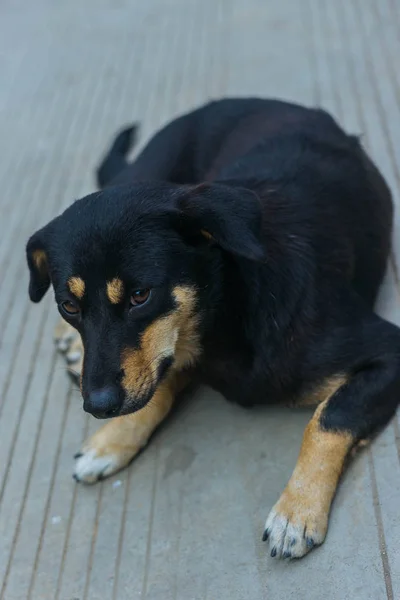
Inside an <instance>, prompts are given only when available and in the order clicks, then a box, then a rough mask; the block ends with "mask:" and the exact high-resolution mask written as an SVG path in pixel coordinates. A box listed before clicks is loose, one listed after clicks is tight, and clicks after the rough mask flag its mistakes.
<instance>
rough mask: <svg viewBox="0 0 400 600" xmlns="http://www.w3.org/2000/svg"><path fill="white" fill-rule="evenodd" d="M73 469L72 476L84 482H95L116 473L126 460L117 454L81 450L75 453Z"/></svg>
mask: <svg viewBox="0 0 400 600" xmlns="http://www.w3.org/2000/svg"><path fill="white" fill-rule="evenodd" d="M74 458H75V469H74V473H73V478H74V479H75V480H76V481H82V482H84V483H96V481H99V480H101V479H104V478H105V477H109V476H110V475H112V474H113V473H116V472H117V471H119V470H120V469H122V467H124V466H125V464H126V462H124V461H123V460H121V458H122V457H121V456H118V454H101V455H100V456H98V455H97V451H96V450H94V449H87V450H82V452H78V454H75V457H74Z"/></svg>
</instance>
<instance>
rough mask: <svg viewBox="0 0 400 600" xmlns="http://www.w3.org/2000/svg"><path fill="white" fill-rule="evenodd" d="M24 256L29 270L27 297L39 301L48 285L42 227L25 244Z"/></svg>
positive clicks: (48, 276)
mask: <svg viewBox="0 0 400 600" xmlns="http://www.w3.org/2000/svg"><path fill="white" fill-rule="evenodd" d="M26 257H27V261H28V267H29V271H30V280H29V297H30V299H31V300H32V302H40V300H41V299H42V298H43V296H44V295H45V293H46V292H47V290H48V289H49V286H50V275H49V266H48V259H47V253H46V250H45V247H44V230H43V229H40V230H39V231H38V232H36V233H35V234H34V235H33V236H32V237H31V238H30V239H29V241H28V243H27V246H26Z"/></svg>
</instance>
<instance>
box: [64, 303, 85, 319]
mask: <svg viewBox="0 0 400 600" xmlns="http://www.w3.org/2000/svg"><path fill="white" fill-rule="evenodd" d="M60 306H61V309H62V311H63V312H64V313H65V314H66V315H67V316H69V317H75V316H76V315H79V313H80V312H81V311H80V310H79V308H78V306H76V305H75V304H74V303H73V302H70V301H69V300H67V301H66V302H61V304H60Z"/></svg>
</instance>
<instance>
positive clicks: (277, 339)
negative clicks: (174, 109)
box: [27, 99, 400, 558]
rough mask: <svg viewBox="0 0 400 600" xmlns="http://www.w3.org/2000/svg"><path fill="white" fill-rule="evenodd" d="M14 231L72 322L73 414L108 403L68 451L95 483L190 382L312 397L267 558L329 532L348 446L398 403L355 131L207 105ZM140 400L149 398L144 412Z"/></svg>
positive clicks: (302, 549)
mask: <svg viewBox="0 0 400 600" xmlns="http://www.w3.org/2000/svg"><path fill="white" fill-rule="evenodd" d="M132 134H133V130H127V131H125V132H123V133H122V134H120V135H119V136H118V137H117V139H116V141H115V143H114V145H113V147H112V149H111V151H110V153H109V155H108V156H107V157H106V158H105V160H104V162H103V164H102V166H101V167H100V169H99V171H98V178H99V183H100V185H101V187H103V190H102V191H100V192H98V193H94V194H91V195H90V196H87V197H85V198H83V199H82V200H79V201H77V202H75V203H74V204H73V205H72V206H71V207H70V208H68V209H67V210H66V211H65V212H64V213H63V214H62V215H61V216H59V217H57V218H56V219H54V220H53V221H51V222H50V223H49V224H48V225H47V226H46V227H44V228H43V229H41V230H40V231H38V232H37V233H36V234H35V235H34V236H33V237H32V238H31V239H30V240H29V242H28V246H27V256H28V263H29V268H30V273H31V281H30V288H29V293H30V297H31V299H32V300H33V301H34V302H38V301H39V300H40V299H41V298H42V296H43V295H44V294H45V292H46V290H47V289H48V287H49V286H50V283H52V284H53V286H54V290H55V295H56V301H57V303H58V307H59V310H60V312H61V315H62V316H63V318H64V319H65V320H66V321H67V322H68V323H70V325H72V326H73V327H75V328H76V329H77V330H78V331H79V333H80V334H81V336H82V341H83V345H84V349H85V352H84V363H83V370H82V377H81V388H82V395H83V398H84V409H85V410H86V411H88V412H90V413H92V414H93V415H95V416H96V417H99V418H103V417H116V418H115V419H113V420H112V421H110V422H109V423H108V424H106V425H105V426H104V427H103V428H102V429H101V430H100V431H99V432H98V433H97V434H95V435H94V436H93V437H92V438H91V439H90V440H89V441H88V443H87V444H86V445H85V447H84V448H83V450H82V452H81V453H79V454H78V455H77V463H76V469H75V477H76V479H78V480H82V481H87V482H93V481H96V480H97V479H99V478H100V477H102V476H107V475H109V474H111V473H113V472H115V471H116V470H117V469H120V468H121V467H123V466H125V465H126V464H128V463H129V462H130V460H131V459H132V457H133V456H135V454H136V453H137V452H138V451H139V450H140V448H142V447H143V446H144V445H145V444H146V443H147V441H148V439H149V437H150V435H151V433H152V432H153V431H154V429H155V428H156V427H157V425H158V424H159V423H160V422H161V421H162V420H163V419H164V417H165V416H166V415H167V413H168V412H169V410H170V408H171V406H172V404H173V401H174V398H175V395H176V394H177V392H178V391H179V390H180V389H181V388H182V387H183V386H185V385H186V384H187V383H188V382H189V381H192V380H193V379H194V378H195V379H196V380H200V381H203V382H205V383H208V384H210V385H211V386H212V387H213V388H215V389H217V390H219V391H220V392H221V393H222V394H224V396H226V397H227V398H228V399H229V400H233V401H235V402H239V403H240V404H243V405H252V404H254V403H271V402H277V401H279V402H282V401H290V402H291V403H298V404H304V403H310V404H311V403H312V404H316V405H317V408H316V411H315V414H314V416H313V418H312V419H311V421H310V423H309V425H308V426H307V428H306V431H305V434H304V440H303V444H302V447H301V451H300V456H299V459H298V463H297V465H296V468H295V470H294V473H293V475H292V477H291V479H290V481H289V483H288V485H287V487H286V489H285V491H284V492H283V494H282V496H281V498H280V500H279V501H278V502H277V504H276V505H275V507H274V508H273V509H272V511H271V513H270V515H269V517H268V519H267V522H266V526H265V533H264V539H267V538H268V539H269V542H270V547H271V555H272V556H277V557H284V558H288V557H299V556H302V555H304V554H305V553H306V552H308V551H309V550H310V549H311V548H312V547H313V546H314V545H315V544H321V543H322V541H323V540H324V538H325V534H326V531H327V525H328V515H329V511H330V506H331V502H332V499H333V497H334V494H335V490H336V486H337V483H338V479H339V476H340V474H341V471H342V468H343V465H344V463H345V459H346V457H347V456H348V454H349V451H350V450H351V449H352V447H353V446H355V444H357V443H358V442H360V441H362V440H365V439H366V438H370V437H371V436H372V435H373V434H374V433H375V432H376V431H377V430H378V429H379V428H381V427H382V426H384V425H385V424H386V423H387V422H388V421H389V419H390V418H391V417H392V415H393V414H394V413H395V410H396V407H397V405H398V402H399V397H400V332H399V329H397V328H396V327H395V326H394V325H391V324H389V323H387V322H385V321H384V320H382V319H381V318H379V317H378V316H377V315H375V314H374V312H373V305H374V301H375V298H376V295H377V292H378V288H379V285H380V283H381V281H382V277H383V275H384V271H385V267H386V263H387V259H388V255H389V251H390V234H391V227H392V202H391V196H390V192H389V189H388V187H387V186H386V184H385V181H384V180H383V178H382V176H381V175H380V173H379V172H378V170H377V169H376V167H375V166H374V165H373V163H372V162H371V160H370V159H369V158H368V157H367V156H366V154H365V152H364V151H363V149H362V147H361V146H360V144H359V142H358V140H357V139H356V138H355V137H352V136H348V135H346V134H345V133H344V132H343V131H342V129H340V127H339V126H338V125H337V124H336V123H335V121H334V120H333V119H332V118H331V117H330V116H329V115H328V114H327V113H325V112H324V111H322V110H311V109H306V108H303V107H300V106H296V105H292V104H287V103H284V102H279V101H274V100H259V99H240V100H238V99H237V100H222V101H218V102H212V103H210V104H208V105H206V106H204V107H203V108H200V109H198V110H195V111H193V112H191V113H190V114H187V115H185V116H182V117H180V118H178V119H176V120H174V121H173V122H172V123H170V124H169V125H167V126H166V127H165V128H164V129H162V130H161V131H160V132H159V133H157V134H156V135H155V136H154V138H153V139H152V140H151V141H150V142H149V144H148V145H147V146H146V147H145V149H144V150H143V152H142V153H141V154H140V155H139V156H138V158H137V159H136V160H135V161H134V162H133V163H132V164H128V163H127V162H126V161H125V153H126V152H127V151H128V149H129V141H130V137H131V136H132ZM143 407H146V408H143Z"/></svg>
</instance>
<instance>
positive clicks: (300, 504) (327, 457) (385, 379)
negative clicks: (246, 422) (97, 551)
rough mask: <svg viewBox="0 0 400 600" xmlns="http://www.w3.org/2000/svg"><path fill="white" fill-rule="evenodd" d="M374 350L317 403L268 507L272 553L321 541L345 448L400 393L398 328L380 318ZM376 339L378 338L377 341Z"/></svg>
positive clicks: (392, 407) (290, 554) (303, 549)
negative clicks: (286, 479)
mask: <svg viewBox="0 0 400 600" xmlns="http://www.w3.org/2000/svg"><path fill="white" fill-rule="evenodd" d="M375 329H377V330H376V331H375V334H376V335H375V337H374V339H372V338H371V339H370V340H369V341H370V342H374V343H375V350H376V351H375V352H374V354H371V358H370V359H369V360H368V361H365V362H363V364H361V365H360V364H359V365H358V366H357V368H354V369H353V370H352V372H351V373H348V374H347V381H346V382H345V383H343V385H341V387H339V389H337V390H336V391H335V392H334V393H333V395H332V396H331V397H330V398H329V399H326V400H324V401H323V402H322V403H321V404H320V405H319V407H318V408H317V410H316V412H315V414H314V416H313V417H312V419H311V421H310V423H309V424H308V426H307V428H306V430H305V433H304V438H303V443H302V446H301V450H300V455H299V458H298V461H297V465H296V467H295V469H294V472H293V474H292V476H291V478H290V480H289V483H288V484H287V486H286V488H285V490H284V492H283V494H282V495H281V497H280V499H279V500H278V502H277V503H276V504H275V506H274V507H273V509H272V511H271V512H270V514H269V516H268V519H267V521H266V524H265V531H264V536H263V539H264V540H266V539H268V540H269V545H270V549H271V556H276V557H280V558H295V557H300V556H303V555H304V554H306V553H307V552H308V551H309V550H311V548H312V547H313V546H315V545H318V544H321V543H322V542H323V541H324V539H325V535H326V532H327V528H328V518H329V512H330V507H331V503H332V500H333V498H334V495H335V492H336V487H337V484H338V481H339V477H340V474H341V472H342V469H343V466H344V464H345V460H346V457H347V455H348V453H349V451H350V449H351V448H352V447H353V446H354V445H355V444H356V443H357V442H359V441H360V440H363V439H366V438H369V437H370V436H371V435H373V434H374V433H376V431H377V430H378V429H379V428H381V427H383V426H384V425H385V424H386V423H387V422H388V421H389V419H390V418H391V417H392V416H393V414H394V413H395V411H396V408H397V405H398V403H399V399H400V334H399V331H398V330H397V328H395V327H392V326H391V325H389V324H387V323H384V322H383V321H381V326H380V327H378V328H375ZM379 341H381V343H379Z"/></svg>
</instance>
